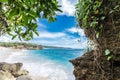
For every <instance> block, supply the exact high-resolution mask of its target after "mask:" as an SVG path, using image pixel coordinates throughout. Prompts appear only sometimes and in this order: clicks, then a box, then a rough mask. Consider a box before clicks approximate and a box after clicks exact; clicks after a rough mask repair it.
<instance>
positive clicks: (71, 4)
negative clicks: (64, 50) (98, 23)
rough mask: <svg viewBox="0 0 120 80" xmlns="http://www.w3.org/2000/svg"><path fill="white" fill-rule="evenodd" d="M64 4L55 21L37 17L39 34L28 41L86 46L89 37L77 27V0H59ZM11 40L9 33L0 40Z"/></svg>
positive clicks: (52, 44)
mask: <svg viewBox="0 0 120 80" xmlns="http://www.w3.org/2000/svg"><path fill="white" fill-rule="evenodd" d="M58 1H59V4H60V5H61V6H62V7H61V10H62V11H63V12H62V13H57V16H56V18H57V20H56V21H55V22H51V23H50V22H48V21H47V20H46V19H39V18H38V19H37V25H38V28H37V30H38V32H39V36H36V35H34V39H32V40H30V41H28V42H30V43H35V44H41V45H46V46H58V47H69V48H80V49H81V48H86V47H87V39H86V37H85V35H84V31H83V30H82V29H77V28H76V23H77V21H76V18H75V16H74V13H75V4H76V3H77V0H58ZM3 40H4V42H10V41H17V42H19V40H18V39H15V40H11V38H10V37H9V36H7V35H3V36H2V37H1V38H0V41H3Z"/></svg>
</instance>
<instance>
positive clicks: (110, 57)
mask: <svg viewBox="0 0 120 80" xmlns="http://www.w3.org/2000/svg"><path fill="white" fill-rule="evenodd" d="M105 55H106V56H107V60H108V61H109V60H112V59H113V58H114V57H115V56H114V55H113V54H112V53H111V52H110V50H109V49H106V50H105Z"/></svg>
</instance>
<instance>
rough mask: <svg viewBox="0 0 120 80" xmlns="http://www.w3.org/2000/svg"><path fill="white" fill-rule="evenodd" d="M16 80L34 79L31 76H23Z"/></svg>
mask: <svg viewBox="0 0 120 80" xmlns="http://www.w3.org/2000/svg"><path fill="white" fill-rule="evenodd" d="M16 80H32V79H31V77H30V76H26V75H23V76H20V77H18V78H17V79H16Z"/></svg>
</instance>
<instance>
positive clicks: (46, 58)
mask: <svg viewBox="0 0 120 80" xmlns="http://www.w3.org/2000/svg"><path fill="white" fill-rule="evenodd" d="M84 51H85V50H83V49H55V48H46V49H43V50H23V51H21V52H14V53H13V54H12V55H10V56H9V58H7V59H6V62H22V63H23V64H24V66H23V68H25V69H27V70H28V71H29V72H30V74H31V75H33V76H36V77H39V78H40V77H43V78H46V80H75V79H74V76H73V66H72V64H71V63H70V62H69V60H71V59H74V58H76V57H79V56H81V55H82V54H83V53H84ZM40 80H41V79H40Z"/></svg>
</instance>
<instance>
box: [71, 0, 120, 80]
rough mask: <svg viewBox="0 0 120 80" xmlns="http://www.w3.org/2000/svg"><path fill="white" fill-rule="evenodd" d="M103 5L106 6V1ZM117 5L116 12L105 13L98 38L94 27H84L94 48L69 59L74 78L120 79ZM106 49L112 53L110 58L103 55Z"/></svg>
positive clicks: (117, 0)
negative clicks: (80, 55) (72, 67)
mask: <svg viewBox="0 0 120 80" xmlns="http://www.w3.org/2000/svg"><path fill="white" fill-rule="evenodd" d="M106 1H107V0H106ZM108 1H109V0H108ZM118 2H119V0H116V1H114V2H113V3H110V4H109V7H113V6H115V5H116V3H118ZM105 5H106V7H108V6H107V3H106V4H105ZM118 7H119V8H118V12H117V13H116V12H115V13H113V14H112V15H107V17H106V20H105V21H104V22H103V23H101V24H103V28H102V30H100V35H99V37H98V38H96V33H95V29H94V28H91V27H87V28H85V29H84V31H85V34H86V37H87V38H88V39H89V40H91V41H93V42H94V46H95V48H94V50H92V51H90V52H86V53H85V54H84V55H83V56H82V57H78V58H76V59H74V60H71V61H70V62H71V63H72V64H73V65H74V72H73V73H74V75H75V77H76V80H120V6H118ZM106 49H109V51H110V55H112V59H111V60H108V59H107V58H108V56H106V55H105V50H106Z"/></svg>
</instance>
